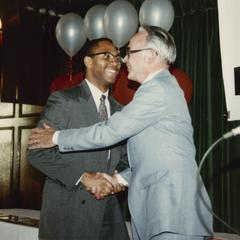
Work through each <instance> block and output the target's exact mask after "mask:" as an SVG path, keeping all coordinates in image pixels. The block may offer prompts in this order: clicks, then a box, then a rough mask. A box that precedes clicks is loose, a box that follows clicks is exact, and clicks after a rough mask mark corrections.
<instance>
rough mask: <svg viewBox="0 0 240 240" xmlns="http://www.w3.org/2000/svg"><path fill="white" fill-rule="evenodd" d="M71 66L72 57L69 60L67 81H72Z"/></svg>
mask: <svg viewBox="0 0 240 240" xmlns="http://www.w3.org/2000/svg"><path fill="white" fill-rule="evenodd" d="M72 74H73V66H72V57H70V59H69V81H70V82H71V81H72Z"/></svg>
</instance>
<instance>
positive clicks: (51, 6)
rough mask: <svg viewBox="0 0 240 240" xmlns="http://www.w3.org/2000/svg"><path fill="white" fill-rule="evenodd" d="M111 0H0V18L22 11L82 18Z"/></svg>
mask: <svg viewBox="0 0 240 240" xmlns="http://www.w3.org/2000/svg"><path fill="white" fill-rule="evenodd" d="M112 1H113V0H0V17H3V18H4V17H5V16H9V15H14V14H16V13H18V12H19V10H21V9H23V10H26V11H29V12H35V13H36V14H45V13H49V11H50V14H52V16H54V15H62V14H65V13H69V12H75V13H78V14H80V15H81V16H82V17H84V15H85V14H86V12H87V10H88V9H89V8H91V7H92V6H94V5H96V4H104V5H106V6H107V5H109V4H110V3H111V2H112Z"/></svg>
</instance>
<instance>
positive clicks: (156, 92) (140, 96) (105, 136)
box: [58, 84, 166, 152]
mask: <svg viewBox="0 0 240 240" xmlns="http://www.w3.org/2000/svg"><path fill="white" fill-rule="evenodd" d="M141 88H142V87H140V88H139V89H138V91H137V92H136V94H135V97H134V99H133V100H132V101H131V102H130V103H129V104H128V105H126V106H125V107H124V108H123V109H122V111H119V112H116V113H114V114H113V115H112V116H111V117H110V118H109V119H108V121H106V122H101V123H97V124H95V125H93V126H90V127H86V128H79V129H68V130H63V131H60V133H59V136H58V146H59V149H60V151H63V152H64V151H74V150H87V149H98V148H103V147H107V146H111V145H113V144H116V143H118V142H120V141H122V140H124V139H128V138H129V137H132V136H134V135H136V134H138V133H140V132H141V131H142V130H144V129H145V128H146V127H148V126H150V125H152V124H154V123H155V122H156V121H158V120H159V119H160V118H161V115H163V113H164V111H165V108H166V96H165V90H164V88H163V87H160V86H156V85H153V84H152V85H151V84H150V86H148V87H147V88H146V87H145V89H144V90H143V89H141Z"/></svg>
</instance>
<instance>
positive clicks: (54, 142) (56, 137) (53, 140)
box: [52, 131, 60, 145]
mask: <svg viewBox="0 0 240 240" xmlns="http://www.w3.org/2000/svg"><path fill="white" fill-rule="evenodd" d="M59 133H60V131H55V132H54V134H53V137H52V142H53V144H55V145H58V135H59Z"/></svg>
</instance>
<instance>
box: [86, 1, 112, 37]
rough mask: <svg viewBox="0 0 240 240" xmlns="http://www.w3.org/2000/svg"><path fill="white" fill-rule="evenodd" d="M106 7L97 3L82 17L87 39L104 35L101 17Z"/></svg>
mask: <svg viewBox="0 0 240 240" xmlns="http://www.w3.org/2000/svg"><path fill="white" fill-rule="evenodd" d="M106 8H107V7H106V6H105V5H102V4H98V5H95V6H93V7H91V8H90V9H89V10H88V11H87V13H86V15H85V18H84V29H85V33H86V35H87V37H88V39H90V40H93V39H97V38H102V37H106V34H105V32H104V28H103V17H104V14H105V10H106Z"/></svg>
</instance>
